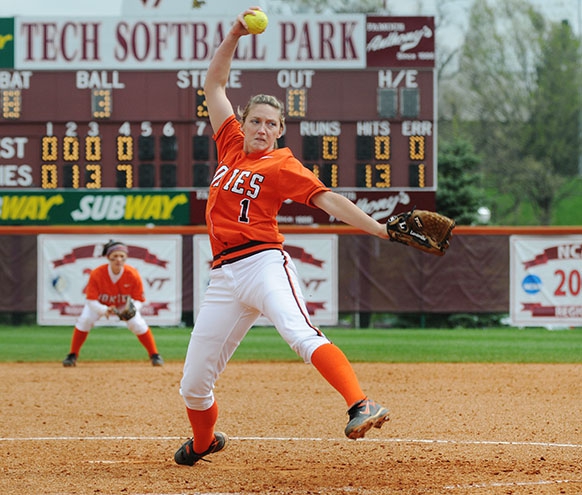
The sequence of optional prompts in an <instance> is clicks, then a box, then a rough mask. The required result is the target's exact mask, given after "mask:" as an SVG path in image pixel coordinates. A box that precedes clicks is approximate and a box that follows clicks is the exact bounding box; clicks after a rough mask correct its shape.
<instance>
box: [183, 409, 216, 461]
mask: <svg viewBox="0 0 582 495" xmlns="http://www.w3.org/2000/svg"><path fill="white" fill-rule="evenodd" d="M186 411H187V412H188V419H189V420H190V424H191V425H192V433H193V434H194V452H198V453H199V454H201V453H202V452H204V451H205V450H206V449H207V448H208V447H210V444H211V443H212V441H213V440H214V425H215V424H216V420H217V419H218V405H217V404H216V401H214V404H212V405H211V406H210V408H208V409H206V410H205V411H195V410H194V409H189V408H188V407H187V408H186Z"/></svg>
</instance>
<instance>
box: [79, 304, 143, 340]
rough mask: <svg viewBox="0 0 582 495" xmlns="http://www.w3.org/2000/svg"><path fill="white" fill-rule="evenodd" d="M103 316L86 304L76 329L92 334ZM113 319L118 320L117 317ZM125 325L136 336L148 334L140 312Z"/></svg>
mask: <svg viewBox="0 0 582 495" xmlns="http://www.w3.org/2000/svg"><path fill="white" fill-rule="evenodd" d="M102 316H103V315H102V314H101V313H99V312H97V311H95V310H94V309H93V308H91V306H89V304H85V306H84V307H83V311H82V312H81V315H80V316H79V318H78V319H77V323H75V328H77V330H80V331H81V332H90V331H91V329H92V328H93V327H94V326H95V323H97V320H98V319H99V318H101V317H102ZM112 318H116V319H117V317H116V316H114V317H112ZM125 323H126V324H127V328H129V330H131V331H132V332H133V333H134V334H135V335H142V334H144V333H146V332H147V331H148V328H149V327H148V324H147V323H146V321H145V320H144V318H143V316H142V315H141V313H140V312H139V311H137V312H136V313H135V316H134V317H133V318H132V319H131V320H128V321H126V322H125Z"/></svg>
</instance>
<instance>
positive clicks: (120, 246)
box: [105, 242, 129, 258]
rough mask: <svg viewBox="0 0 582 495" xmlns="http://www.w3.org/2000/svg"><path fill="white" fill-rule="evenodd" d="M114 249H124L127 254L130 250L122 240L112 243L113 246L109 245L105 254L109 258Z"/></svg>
mask: <svg viewBox="0 0 582 495" xmlns="http://www.w3.org/2000/svg"><path fill="white" fill-rule="evenodd" d="M113 251H123V252H124V253H125V254H127V253H128V252H129V249H127V246H126V245H125V244H123V243H122V242H116V243H115V244H112V245H111V246H108V247H107V250H106V251H105V256H106V257H107V258H109V255H110V254H111V253H112V252H113Z"/></svg>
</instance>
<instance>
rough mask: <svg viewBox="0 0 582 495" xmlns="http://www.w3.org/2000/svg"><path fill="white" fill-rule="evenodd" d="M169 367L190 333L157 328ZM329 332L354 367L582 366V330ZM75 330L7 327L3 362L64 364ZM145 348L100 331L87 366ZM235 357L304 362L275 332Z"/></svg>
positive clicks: (255, 338)
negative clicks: (436, 364) (374, 364)
mask: <svg viewBox="0 0 582 495" xmlns="http://www.w3.org/2000/svg"><path fill="white" fill-rule="evenodd" d="M153 331H154V334H155V336H156V340H157V343H158V348H159V351H160V353H161V354H162V356H163V357H164V359H165V360H166V361H167V362H171V361H174V362H181V361H182V360H183V359H184V355H185V353H186V347H187V345H188V340H189V336H190V328H154V329H153ZM324 332H325V334H326V335H327V336H328V337H329V338H330V339H331V340H332V341H333V342H334V343H336V344H337V345H338V346H339V347H340V348H341V349H342V350H343V351H344V352H345V353H346V355H347V356H348V357H349V358H350V360H351V361H352V362H386V363H422V362H443V363H469V362H472V363H494V362H504V363H582V329H580V328H577V329H572V330H560V331H548V330H545V329H541V328H528V329H516V328H508V327H504V328H494V329H486V330H474V329H471V330H466V329H454V330H440V329H439V330H436V329H435V330H431V329H406V330H395V329H390V330H386V329H360V330H356V329H336V328H325V329H324ZM71 334H72V328H71V327H38V326H5V325H4V326H0V362H51V361H54V362H60V361H61V360H62V359H63V358H64V357H65V356H66V354H67V353H68V351H69V343H70V338H71ZM145 359H146V355H145V350H144V349H143V347H142V346H141V345H140V343H139V342H138V340H137V338H136V337H135V336H134V335H133V334H132V333H131V332H129V331H128V330H127V329H125V328H104V327H99V328H95V329H94V330H93V331H92V332H91V333H90V335H89V338H88V339H87V341H86V343H85V345H84V347H83V349H82V352H81V356H80V361H141V360H145ZM233 360H236V361H298V360H299V358H298V357H297V356H296V355H295V353H294V352H293V351H291V350H290V349H289V347H288V346H287V344H286V343H285V342H284V341H283V339H282V338H281V337H280V336H279V334H278V333H277V332H276V330H275V329H273V328H270V327H256V328H253V329H252V330H251V331H250V332H249V334H248V335H247V337H246V338H245V339H244V340H243V342H242V344H241V346H240V347H239V349H238V350H237V352H236V354H235V356H234V358H233Z"/></svg>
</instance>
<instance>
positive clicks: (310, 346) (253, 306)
mask: <svg viewBox="0 0 582 495" xmlns="http://www.w3.org/2000/svg"><path fill="white" fill-rule="evenodd" d="M252 12H253V10H252V9H249V10H246V11H245V12H243V13H242V14H240V15H239V16H238V17H237V19H236V22H235V23H234V24H233V26H232V27H231V29H230V31H229V32H228V34H227V35H226V37H225V39H224V40H223V42H222V43H221V45H220V46H219V48H218V49H217V50H216V52H215V54H214V57H213V59H212V61H211V63H210V66H209V68H208V72H207V74H206V81H205V84H204V92H205V94H206V102H207V104H208V112H209V116H210V123H211V125H212V128H213V130H214V132H215V134H214V136H213V137H214V140H215V142H216V146H217V151H218V166H217V169H216V172H215V174H214V177H213V179H212V182H211V184H210V187H209V197H208V202H207V206H206V223H207V225H208V233H209V236H210V244H211V247H212V253H213V256H214V258H213V262H212V270H211V275H210V283H209V286H208V288H207V291H206V294H205V297H204V301H203V303H202V305H201V307H200V311H199V314H198V315H197V317H196V322H195V324H194V328H193V330H192V334H191V337H190V343H189V346H188V351H187V355H186V360H185V363H184V369H183V376H182V380H181V388H180V392H181V394H182V397H183V399H184V402H185V404H186V411H187V415H188V418H189V421H190V424H191V426H192V433H193V438H191V439H189V440H188V441H187V442H185V443H184V444H183V445H182V446H181V447H180V448H179V449H178V451H177V452H176V453H175V456H174V459H175V461H176V462H177V463H178V464H185V465H189V466H192V465H193V464H195V463H196V462H197V461H199V460H200V459H202V458H204V457H205V456H207V455H209V454H212V453H215V452H218V451H220V450H222V449H224V447H225V446H226V443H227V441H228V438H227V436H226V435H225V434H224V433H220V432H216V431H215V429H214V428H215V424H216V422H217V418H218V405H217V402H216V399H215V397H214V393H213V389H214V384H215V382H216V380H217V378H218V376H219V375H220V374H221V372H222V371H223V370H224V369H225V366H226V364H227V362H228V361H229V359H230V358H231V357H232V355H233V353H234V352H235V350H236V348H237V347H238V345H239V344H240V342H241V340H242V339H243V338H244V337H245V335H246V334H247V332H248V330H249V329H250V328H251V326H252V325H253V323H254V322H255V321H256V320H257V318H259V316H261V315H262V314H263V315H265V316H266V317H267V318H269V319H270V320H271V321H272V322H273V324H274V325H275V327H276V328H277V330H278V332H279V333H280V334H281V336H282V337H283V339H285V341H286V342H287V343H288V344H289V346H290V347H291V348H292V349H293V350H294V351H295V352H296V353H297V354H298V355H299V356H300V357H301V358H302V359H303V360H304V361H305V362H306V363H311V364H313V365H314V366H315V368H316V369H317V370H318V371H319V372H320V374H321V375H322V376H323V377H324V378H325V379H326V380H327V381H328V382H329V383H330V385H331V386H332V387H334V388H335V389H336V390H337V391H338V392H339V393H340V394H341V395H342V396H343V398H344V400H345V403H346V405H347V408H348V415H349V421H348V424H347V426H346V427H345V434H346V436H347V437H348V438H351V439H357V438H361V437H363V436H364V435H365V434H366V432H367V431H368V430H369V429H370V428H372V427H376V428H380V427H381V426H382V424H383V423H384V422H385V421H388V410H387V409H386V408H385V407H382V406H381V405H379V404H377V403H375V402H374V401H372V400H370V399H368V397H367V396H366V394H365V393H364V392H363V391H362V389H361V387H360V384H359V382H358V379H357V377H356V375H355V373H354V370H353V368H352V366H351V364H350V363H349V361H348V359H347V358H346V356H345V355H344V353H343V352H342V351H341V350H340V349H339V348H338V347H336V346H335V345H334V344H332V343H331V342H330V341H329V340H328V339H327V338H326V337H325V335H323V333H322V332H321V331H320V330H319V329H318V328H316V327H315V326H314V325H313V324H312V323H311V321H310V318H309V314H308V312H307V309H306V306H305V301H304V298H303V295H302V293H301V288H300V284H299V280H298V276H297V271H296V268H295V266H294V264H293V261H292V260H291V257H290V256H289V255H288V254H287V253H286V252H285V251H284V250H283V240H284V238H283V236H282V235H281V234H280V232H279V230H278V226H277V221H276V216H277V212H278V211H279V208H280V207H281V205H282V203H283V201H285V200H286V199H291V200H293V201H296V202H298V203H304V204H306V205H309V206H312V207H317V208H321V209H322V210H324V211H326V212H327V213H328V214H329V215H330V216H334V217H336V218H337V219H339V220H341V221H343V222H346V223H348V224H350V225H352V226H355V227H358V228H359V229H361V230H363V231H365V232H367V233H369V234H372V235H375V236H378V237H381V238H383V239H387V238H388V235H387V233H386V228H385V226H383V225H381V224H380V223H379V222H377V221H376V220H374V219H373V218H371V217H370V216H368V215H367V214H365V213H364V212H363V211H362V210H360V209H359V208H358V207H357V206H356V205H355V204H354V203H352V202H351V201H349V200H348V199H347V198H345V197H343V196H341V195H339V194H336V193H334V192H332V191H330V190H329V189H328V188H327V187H325V186H324V185H323V184H322V183H321V182H320V181H319V180H318V179H317V178H316V177H315V176H314V175H313V173H312V172H311V171H309V170H308V169H307V168H306V167H304V166H303V165H302V164H301V163H300V162H299V161H298V160H297V159H296V158H295V157H294V156H293V154H292V152H291V151H290V150H289V149H288V148H282V149H277V138H279V137H280V136H281V135H282V134H283V131H284V128H285V121H284V115H283V112H284V109H283V104H282V103H281V102H280V101H278V100H277V99H276V98H275V97H273V96H268V95H257V96H254V97H252V98H251V99H250V101H249V102H248V104H247V106H246V107H245V108H244V110H243V111H242V112H240V121H239V120H237V118H236V117H235V113H234V111H233V106H232V104H231V103H230V101H229V99H228V98H227V95H226V83H227V80H228V76H229V72H230V67H231V61H232V59H233V56H234V53H235V50H236V47H237V44H238V40H239V39H240V37H241V36H244V35H247V34H249V33H248V29H247V24H246V23H245V21H244V19H243V16H244V15H245V14H249V13H252Z"/></svg>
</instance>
